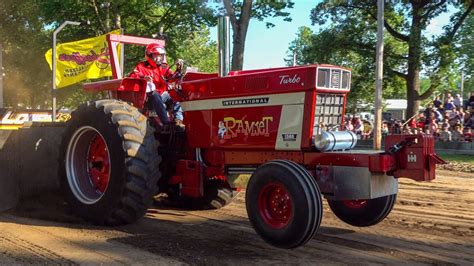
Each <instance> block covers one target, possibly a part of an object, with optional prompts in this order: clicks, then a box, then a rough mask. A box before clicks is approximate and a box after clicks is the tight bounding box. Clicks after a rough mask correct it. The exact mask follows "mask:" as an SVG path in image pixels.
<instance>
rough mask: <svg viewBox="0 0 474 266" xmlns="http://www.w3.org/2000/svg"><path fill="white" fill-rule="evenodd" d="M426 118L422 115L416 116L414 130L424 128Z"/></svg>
mask: <svg viewBox="0 0 474 266" xmlns="http://www.w3.org/2000/svg"><path fill="white" fill-rule="evenodd" d="M425 123H426V117H425V115H424V114H423V113H420V114H418V121H417V122H416V128H421V129H423V128H425Z"/></svg>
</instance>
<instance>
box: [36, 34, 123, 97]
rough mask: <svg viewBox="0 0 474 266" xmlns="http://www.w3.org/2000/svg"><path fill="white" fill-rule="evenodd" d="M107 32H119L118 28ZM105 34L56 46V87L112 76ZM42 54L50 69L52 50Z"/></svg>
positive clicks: (51, 66) (51, 65)
mask: <svg viewBox="0 0 474 266" xmlns="http://www.w3.org/2000/svg"><path fill="white" fill-rule="evenodd" d="M109 33H111V34H120V30H114V31H111V32H109ZM106 35H107V34H104V35H101V36H98V37H94V38H89V39H84V40H80V41H75V42H68V43H63V44H59V45H57V46H56V87H57V88H63V87H66V86H69V85H72V84H75V83H78V82H80V81H83V80H86V79H96V78H100V77H110V76H112V68H111V67H110V56H109V48H108V44H107V40H106V37H105V36H106ZM44 56H45V57H46V61H48V63H49V67H50V68H51V70H52V68H53V62H52V58H53V50H52V49H49V50H48V51H47V52H46V54H45V55H44Z"/></svg>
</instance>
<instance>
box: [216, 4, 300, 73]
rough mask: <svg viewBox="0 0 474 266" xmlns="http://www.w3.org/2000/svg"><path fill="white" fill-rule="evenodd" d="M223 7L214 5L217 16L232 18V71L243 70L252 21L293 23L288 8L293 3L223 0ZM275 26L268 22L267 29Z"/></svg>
mask: <svg viewBox="0 0 474 266" xmlns="http://www.w3.org/2000/svg"><path fill="white" fill-rule="evenodd" d="M222 3H223V5H214V6H213V7H214V10H215V12H216V14H226V15H228V16H229V17H230V23H231V26H232V30H233V33H232V41H233V42H232V43H233V48H232V66H231V69H232V70H242V68H243V65H244V50H245V39H246V37H247V30H248V26H249V23H250V20H251V19H258V20H260V21H263V20H264V19H265V18H268V17H283V20H284V21H291V17H289V15H290V13H288V12H286V11H285V9H286V8H292V7H293V5H294V3H293V1H290V0H287V1H267V0H257V1H253V0H251V1H248V0H246V1H242V0H222ZM273 26H275V25H274V24H272V23H270V22H267V28H269V27H273Z"/></svg>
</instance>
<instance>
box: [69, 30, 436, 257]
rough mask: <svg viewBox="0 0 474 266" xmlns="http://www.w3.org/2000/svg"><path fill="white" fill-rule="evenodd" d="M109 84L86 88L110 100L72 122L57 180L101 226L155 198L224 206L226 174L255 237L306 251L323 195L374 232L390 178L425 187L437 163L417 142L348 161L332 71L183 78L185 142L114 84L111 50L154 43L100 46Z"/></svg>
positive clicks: (337, 75)
mask: <svg viewBox="0 0 474 266" xmlns="http://www.w3.org/2000/svg"><path fill="white" fill-rule="evenodd" d="M108 41H109V48H110V54H111V58H112V68H113V73H114V79H113V80H109V81H101V82H96V83H90V84H86V85H85V89H86V90H88V91H98V90H106V91H109V95H110V96H111V99H104V100H99V101H94V102H88V103H86V104H83V105H81V106H80V107H79V108H78V109H77V110H76V111H74V112H73V113H72V118H71V120H70V121H69V122H68V127H67V129H66V132H65V137H64V140H63V143H62V149H61V157H60V158H61V163H60V165H62V166H61V167H60V168H61V169H60V176H62V177H63V182H62V185H63V189H64V191H65V192H66V194H67V200H68V202H69V204H70V206H71V207H72V210H74V211H75V212H76V213H77V214H78V215H80V216H82V217H83V218H84V219H86V220H88V221H90V222H93V223H96V224H104V225H120V224H127V223H132V222H134V221H136V220H137V219H140V218H141V217H142V216H144V214H145V213H146V211H147V209H148V208H149V207H150V206H151V205H152V202H153V200H154V196H155V195H157V194H158V193H165V194H167V195H168V201H169V202H171V203H174V204H185V206H186V207H192V208H198V209H210V208H211V209H212V208H220V207H223V206H225V205H227V204H229V203H230V202H231V201H232V199H233V197H234V196H235V194H236V190H235V189H234V188H233V187H232V186H231V184H230V183H229V181H228V179H227V176H228V175H229V174H242V173H252V176H251V178H250V181H249V183H248V187H247V190H246V207H247V213H248V217H249V219H250V221H251V223H252V225H253V227H254V228H255V230H256V232H257V233H258V234H259V235H260V236H261V237H262V238H263V239H264V240H265V241H267V242H268V243H270V244H272V245H274V246H277V247H280V248H295V247H298V246H300V245H303V244H305V243H306V242H307V241H308V240H310V239H311V238H312V237H313V236H314V234H315V233H316V231H317V230H318V228H319V226H320V223H321V218H322V211H323V206H322V205H323V202H322V198H321V195H323V196H324V197H325V198H326V200H327V202H328V203H329V207H330V208H331V210H332V211H333V212H334V214H335V215H336V216H337V217H339V218H340V219H341V220H342V221H344V222H345V223H348V224H350V225H353V226H371V225H375V224H377V223H379V222H381V221H382V220H383V219H384V218H385V217H386V216H387V215H388V214H389V213H390V211H391V210H392V208H393V206H394V204H395V200H396V196H397V190H398V182H397V178H400V177H407V178H411V179H414V180H417V181H427V180H432V179H434V178H435V174H434V172H435V164H437V163H442V162H443V161H442V160H441V159H440V158H439V157H438V156H437V155H436V154H435V152H434V140H433V138H432V137H430V136H427V135H391V136H388V137H387V138H386V141H385V151H363V152H361V151H351V150H350V149H351V148H352V147H353V146H354V145H355V143H356V139H357V137H356V136H355V135H354V134H353V133H350V132H344V131H330V130H328V129H330V128H332V129H341V127H342V125H343V122H344V121H343V120H344V112H345V103H346V97H347V93H348V92H349V91H350V80H351V72H350V70H348V69H345V68H342V67H337V66H332V65H306V66H296V67H283V68H274V69H263V70H250V71H234V72H230V73H229V74H228V75H227V76H221V75H218V74H209V73H187V74H186V75H185V76H184V79H183V81H182V83H181V91H180V92H181V94H182V106H183V109H184V111H185V119H184V123H185V126H186V129H185V131H184V132H178V131H175V130H173V128H169V129H167V130H164V129H163V128H161V127H160V126H159V123H156V120H157V118H156V117H153V116H148V113H149V112H148V107H147V104H146V93H145V90H146V81H145V80H142V79H132V78H122V77H121V74H120V73H121V72H120V69H119V66H118V65H119V64H118V60H117V58H118V57H117V54H116V49H115V47H116V45H117V44H118V43H124V44H138V45H147V44H149V43H151V42H157V40H155V39H146V38H139V37H131V36H125V35H109V36H108Z"/></svg>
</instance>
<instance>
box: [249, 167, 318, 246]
mask: <svg viewBox="0 0 474 266" xmlns="http://www.w3.org/2000/svg"><path fill="white" fill-rule="evenodd" d="M245 201H246V207H247V214H248V216H249V219H250V222H251V223H252V225H253V227H254V228H255V231H256V232H257V233H258V234H259V235H260V236H261V237H262V238H263V239H264V240H265V241H266V242H268V243H269V244H271V245H274V246H276V247H280V248H296V247H298V246H301V245H303V244H305V243H306V242H307V241H309V240H310V239H311V238H312V237H313V236H314V234H315V233H316V231H317V229H318V228H319V225H320V224H321V219H322V214H323V213H322V211H323V206H322V200H321V196H320V190H319V187H318V185H317V184H316V182H315V180H314V179H313V177H312V176H311V174H310V173H309V172H308V171H307V170H306V169H305V168H303V167H302V166H300V165H298V164H296V163H294V162H291V161H285V160H275V161H270V162H267V163H265V164H263V165H261V166H260V167H258V168H257V170H255V172H254V173H253V175H252V177H251V178H250V181H249V183H248V185H247V192H246V200H245Z"/></svg>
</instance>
